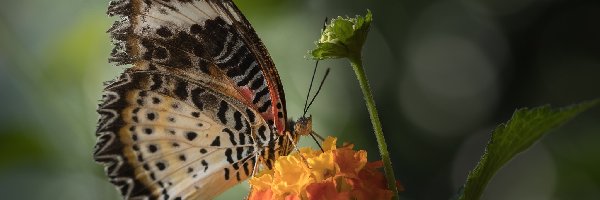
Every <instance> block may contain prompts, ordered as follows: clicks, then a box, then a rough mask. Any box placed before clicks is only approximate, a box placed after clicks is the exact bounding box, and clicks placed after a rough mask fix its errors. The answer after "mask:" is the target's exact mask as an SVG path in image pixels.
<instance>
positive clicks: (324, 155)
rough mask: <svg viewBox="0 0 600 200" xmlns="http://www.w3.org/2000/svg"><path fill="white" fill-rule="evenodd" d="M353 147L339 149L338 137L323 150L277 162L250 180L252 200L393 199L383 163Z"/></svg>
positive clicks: (289, 156)
mask: <svg viewBox="0 0 600 200" xmlns="http://www.w3.org/2000/svg"><path fill="white" fill-rule="evenodd" d="M352 147H353V146H352V145H346V146H344V147H340V148H337V147H336V138H333V137H328V138H327V139H326V140H325V141H324V142H323V151H321V150H320V149H319V150H313V149H311V148H302V149H300V152H294V153H292V154H290V155H288V156H281V157H279V158H278V159H277V160H276V161H275V165H274V168H273V169H272V170H265V171H263V172H261V173H260V174H258V175H257V176H255V177H252V178H251V179H250V181H249V183H250V185H251V186H252V191H251V193H250V195H249V198H248V199H249V200H259V199H260V200H263V199H266V200H269V199H286V200H288V199H289V200H300V199H309V200H313V199H315V200H316V199H334V200H337V199H340V200H341V199H391V198H392V195H393V194H392V191H390V190H387V189H386V188H387V184H386V181H385V177H384V175H383V174H382V173H381V172H380V171H379V170H377V168H380V167H381V166H382V163H381V162H380V161H379V162H372V163H368V162H367V152H366V151H364V150H359V151H354V150H352Z"/></svg>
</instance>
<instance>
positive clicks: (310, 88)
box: [302, 17, 328, 117]
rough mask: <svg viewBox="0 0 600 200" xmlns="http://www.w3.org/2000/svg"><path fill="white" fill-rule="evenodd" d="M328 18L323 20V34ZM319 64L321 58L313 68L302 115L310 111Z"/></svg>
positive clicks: (304, 115)
mask: <svg viewBox="0 0 600 200" xmlns="http://www.w3.org/2000/svg"><path fill="white" fill-rule="evenodd" d="M327 20H328V18H327V17H325V20H324V21H323V28H322V29H321V34H323V31H325V28H326V27H327ZM318 66H319V60H317V62H315V69H314V70H313V74H312V78H311V79H310V86H308V92H307V93H306V101H304V110H303V111H304V112H303V113H302V117H306V113H307V112H308V98H310V91H311V90H312V85H313V82H314V81H315V74H316V73H317V67H318Z"/></svg>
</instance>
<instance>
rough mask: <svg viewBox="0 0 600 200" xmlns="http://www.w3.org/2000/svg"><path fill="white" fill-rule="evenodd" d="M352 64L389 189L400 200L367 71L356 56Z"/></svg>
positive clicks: (351, 60)
mask: <svg viewBox="0 0 600 200" xmlns="http://www.w3.org/2000/svg"><path fill="white" fill-rule="evenodd" d="M350 64H351V65H352V68H353V69H354V73H356V78H357V79H358V83H359V84H360V88H361V89H362V92H363V96H364V98H365V101H366V104H367V109H368V110H369V115H370V117H371V123H372V124H373V129H374V130H375V137H376V138H377V145H378V147H379V153H380V154H381V159H382V161H383V169H384V171H385V177H386V179H387V183H388V188H389V189H390V190H392V192H393V194H394V196H395V199H399V195H398V188H397V187H396V177H395V176H394V168H392V161H391V159H390V153H389V152H388V149H387V144H386V143H385V137H384V136H383V130H382V127H381V122H380V121H379V114H378V113H377V107H376V106H375V100H374V99H373V94H372V93H371V86H369V81H368V80H367V76H366V75H365V70H364V69H363V66H362V59H361V58H360V56H355V58H354V59H352V58H350Z"/></svg>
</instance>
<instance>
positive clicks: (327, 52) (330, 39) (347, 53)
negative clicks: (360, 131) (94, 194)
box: [309, 10, 399, 199]
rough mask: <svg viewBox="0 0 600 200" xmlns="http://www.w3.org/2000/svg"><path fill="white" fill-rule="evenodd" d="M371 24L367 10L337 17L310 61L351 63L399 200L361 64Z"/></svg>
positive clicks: (386, 172) (385, 169)
mask: <svg viewBox="0 0 600 200" xmlns="http://www.w3.org/2000/svg"><path fill="white" fill-rule="evenodd" d="M371 22H372V15H371V11H369V10H367V14H366V15H365V16H364V17H362V16H357V17H356V18H342V17H338V18H334V19H332V20H331V22H330V23H329V24H327V25H326V26H325V30H323V32H322V34H321V38H320V39H319V41H317V44H316V46H317V48H315V49H314V50H312V51H310V52H309V54H311V56H312V58H313V59H317V60H322V59H337V58H347V59H348V60H349V61H350V65H351V66H352V68H353V69H354V73H355V74H356V78H357V79H358V82H359V84H360V88H361V90H362V92H363V96H364V99H365V102H366V105H367V109H368V111H369V116H370V118H371V123H372V124H373V130H374V133H375V137H376V138H377V144H378V147H379V153H380V155H381V159H382V161H383V164H384V166H383V167H384V171H385V176H386V180H387V184H388V189H390V190H391V191H392V192H393V194H394V198H396V199H398V198H399V196H398V188H396V185H395V183H396V178H395V175H394V169H393V167H392V161H391V159H390V153H389V151H388V148H387V144H386V142H385V137H384V135H383V130H382V126H381V121H380V120H379V114H378V112H377V107H376V105H375V100H374V99H373V94H372V92H371V87H370V86H369V81H368V79H367V76H366V74H365V70H364V68H363V63H362V47H363V45H364V43H365V40H366V38H367V35H368V32H369V26H370V24H371Z"/></svg>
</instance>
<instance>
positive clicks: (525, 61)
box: [0, 0, 600, 199]
mask: <svg viewBox="0 0 600 200" xmlns="http://www.w3.org/2000/svg"><path fill="white" fill-rule="evenodd" d="M236 3H238V7H240V9H241V10H242V12H244V14H245V15H246V17H247V18H248V19H249V21H250V22H251V23H252V24H253V26H254V28H255V29H256V31H257V33H258V35H259V36H260V37H261V38H262V40H263V42H264V43H265V45H266V46H267V48H268V49H269V50H270V53H271V55H272V57H273V60H274V61H275V63H276V65H277V68H278V70H279V73H280V75H281V79H282V82H283V84H284V88H285V92H286V97H287V104H288V111H289V114H288V115H289V116H300V115H301V114H302V113H301V111H302V107H303V103H304V98H305V95H306V91H307V89H308V84H309V81H310V77H311V73H312V66H313V64H314V62H313V61H311V60H308V59H306V58H305V56H306V55H307V54H306V52H307V50H309V49H311V48H313V46H314V41H315V40H316V39H317V38H318V36H319V30H320V28H321V26H322V22H323V20H324V18H325V17H335V16H338V15H349V16H354V15H356V14H361V15H363V14H364V13H365V11H366V9H371V11H372V12H373V15H374V24H373V26H372V30H371V32H370V35H369V38H368V39H367V44H366V47H365V49H364V51H363V53H364V61H365V68H366V71H367V75H368V77H369V79H370V82H371V84H372V88H373V92H374V94H375V100H376V102H377V105H378V109H379V111H380V115H381V119H382V120H383V121H382V123H383V126H384V132H385V134H386V139H387V141H388V145H389V147H390V149H389V150H390V153H391V155H392V159H393V164H394V167H395V170H396V175H397V178H398V179H399V180H400V181H401V182H402V183H403V185H404V187H405V188H406V190H405V191H404V192H403V193H401V196H402V199H448V198H450V197H451V196H452V195H454V193H455V192H456V191H457V189H458V188H459V187H460V186H461V185H462V183H464V180H465V178H466V175H467V173H468V171H469V170H471V169H472V168H473V167H474V165H475V163H476V162H477V160H478V158H479V157H480V156H481V155H482V153H483V150H484V144H485V143H486V140H487V138H488V137H489V133H490V132H491V131H492V130H493V129H494V128H495V127H496V126H497V125H498V124H499V123H501V122H505V121H506V120H508V119H509V118H510V116H511V114H512V112H513V111H514V110H515V109H517V108H521V107H535V106H539V105H544V104H551V105H553V106H564V105H569V104H572V103H576V102H581V101H583V100H590V99H594V98H598V97H600V78H599V76H600V25H599V24H600V1H594V0H589V1H583V0H570V1H568V0H495V1H493V0H490V1H477V0H457V1H441V0H440V1H435V0H429V1H390V0H388V1H377V2H376V1H358V0H354V1H347V0H329V1H323V0H306V1H276V0H255V1H241V0H240V1H236ZM107 5H108V1H106V2H105V1H91V0H76V1H73V0H54V1H44V0H23V1H9V2H3V6H0V94H1V98H0V194H2V196H3V197H2V199H118V196H117V194H116V190H115V189H114V188H113V186H112V185H111V184H109V183H108V181H106V178H105V176H104V174H103V172H102V168H101V167H100V166H99V165H97V164H95V163H94V162H93V160H92V158H91V154H92V149H93V145H94V143H95V137H94V130H95V122H96V120H97V117H98V116H97V114H96V112H95V109H96V104H97V103H98V100H99V99H100V93H101V90H102V83H103V82H104V81H107V80H110V79H113V78H114V77H116V76H117V75H118V74H119V73H120V72H121V71H122V69H123V67H114V66H112V64H109V63H107V58H108V54H109V53H110V49H111V43H110V39H109V36H108V34H106V33H105V32H106V30H107V29H108V27H109V26H110V24H112V22H113V21H114V20H115V19H111V18H109V17H108V16H106V15H105V14H104V13H105V10H106V6H107ZM320 66H321V67H320V68H321V70H320V71H319V72H320V73H319V74H318V76H322V73H323V71H324V68H325V67H331V68H332V74H331V75H330V78H329V79H328V80H327V82H326V83H325V86H324V89H323V91H322V92H321V94H320V96H319V97H318V98H317V100H316V102H315V104H314V105H313V107H312V108H311V110H310V113H311V114H312V115H313V117H314V126H315V127H314V128H315V130H316V131H317V132H319V133H320V134H322V135H335V136H337V137H339V140H341V141H348V142H352V143H355V144H356V148H360V149H366V150H367V151H368V152H369V160H371V161H374V160H377V159H379V158H378V152H377V148H376V143H375V137H374V135H373V133H372V131H371V124H370V120H369V117H368V114H367V111H366V107H365V105H364V103H363V100H362V94H361V92H360V90H359V86H358V83H357V81H356V80H355V78H354V74H353V72H352V69H351V68H350V66H349V64H348V63H347V62H346V61H344V60H337V61H325V62H321V64H320ZM599 122H600V109H599V108H595V109H592V110H590V111H588V112H586V113H584V114H582V115H580V116H579V117H577V118H575V119H574V120H573V121H572V122H570V123H569V124H567V125H565V126H563V127H561V128H560V129H558V130H556V131H553V132H552V133H551V134H549V135H548V136H546V137H545V138H543V139H542V141H541V142H539V143H537V144H536V145H534V147H533V148H532V149H530V150H529V151H527V152H525V153H523V154H521V155H519V157H517V158H516V159H515V160H513V162H511V163H510V164H509V165H507V166H506V167H504V168H503V169H502V170H501V171H500V172H499V174H498V175H497V176H496V177H495V178H494V179H493V180H492V182H491V183H490V185H489V187H488V189H487V191H486V193H485V195H484V199H598V198H599V197H600V156H598V155H600V146H599V144H600V135H599V133H600V123H599ZM300 146H315V144H314V142H313V141H312V140H310V139H309V138H304V139H303V141H301V143H300ZM247 187H248V186H247V184H241V185H239V186H237V187H235V188H234V189H232V190H230V191H228V192H226V193H225V194H224V195H223V196H222V197H221V199H239V198H242V197H244V196H245V195H246V193H247V191H248V188H247Z"/></svg>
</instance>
